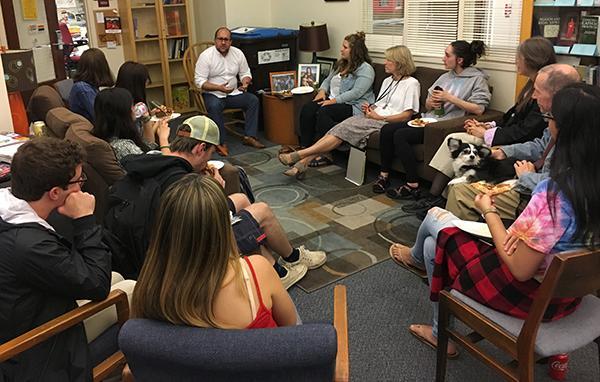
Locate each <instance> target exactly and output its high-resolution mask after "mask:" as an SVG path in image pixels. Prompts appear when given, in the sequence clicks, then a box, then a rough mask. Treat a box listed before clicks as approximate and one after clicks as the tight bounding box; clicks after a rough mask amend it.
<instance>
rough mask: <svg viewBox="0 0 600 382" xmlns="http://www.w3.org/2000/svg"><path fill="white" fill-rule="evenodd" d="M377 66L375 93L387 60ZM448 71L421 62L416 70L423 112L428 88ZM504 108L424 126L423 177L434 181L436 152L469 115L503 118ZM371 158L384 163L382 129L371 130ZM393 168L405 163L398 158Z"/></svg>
mask: <svg viewBox="0 0 600 382" xmlns="http://www.w3.org/2000/svg"><path fill="white" fill-rule="evenodd" d="M373 66H374V68H375V83H374V84H373V88H374V89H373V91H374V92H375V94H377V93H378V92H379V88H380V87H381V83H382V82H383V80H384V79H385V77H387V75H386V73H385V71H384V67H383V64H374V65H373ZM443 73H445V70H441V69H433V68H427V67H423V66H418V67H417V71H416V72H415V74H413V77H415V78H416V79H417V80H419V83H420V84H421V99H420V103H421V112H424V111H425V100H426V99H427V89H429V88H430V87H431V85H432V84H433V83H434V82H435V80H436V79H437V78H438V77H439V76H441V75H442V74H443ZM502 114H503V113H502V112H500V111H497V110H492V109H487V110H486V111H485V113H483V115H480V116H473V115H470V116H465V117H461V118H454V119H449V120H446V121H439V122H435V123H431V124H429V125H427V126H426V127H424V129H425V139H424V142H423V144H419V145H415V146H413V150H414V151H415V155H416V158H417V160H418V161H419V166H418V169H417V171H418V174H419V176H420V177H421V178H423V179H426V180H429V181H431V180H432V179H433V177H434V176H435V172H436V171H435V170H434V169H433V168H431V167H429V162H430V161H431V158H433V155H434V154H435V152H436V151H437V149H438V147H439V146H440V145H441V144H442V143H444V141H445V138H446V136H447V135H448V134H450V133H454V132H457V131H464V130H463V124H464V121H465V120H466V119H468V118H475V119H477V120H480V121H499V120H500V119H501V118H502ZM366 153H367V160H368V161H370V162H373V163H376V164H381V156H380V153H379V133H374V134H371V136H370V137H369V141H368V143H367V150H366ZM392 167H393V169H394V170H396V171H399V172H404V169H403V168H402V164H401V163H400V161H399V160H398V159H396V160H395V161H394V164H393V166H392Z"/></svg>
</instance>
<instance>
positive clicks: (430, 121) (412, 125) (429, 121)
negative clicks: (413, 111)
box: [408, 118, 437, 127]
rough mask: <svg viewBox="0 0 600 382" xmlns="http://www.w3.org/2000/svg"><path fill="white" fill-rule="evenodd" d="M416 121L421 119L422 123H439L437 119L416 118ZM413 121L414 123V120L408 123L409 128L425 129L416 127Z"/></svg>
mask: <svg viewBox="0 0 600 382" xmlns="http://www.w3.org/2000/svg"><path fill="white" fill-rule="evenodd" d="M416 119H420V120H421V121H423V122H427V123H433V122H437V119H435V118H416ZM413 121H414V119H413V120H411V121H408V126H410V127H423V126H420V125H415V124H414V123H413Z"/></svg>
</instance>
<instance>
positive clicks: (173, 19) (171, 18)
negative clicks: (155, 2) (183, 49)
mask: <svg viewBox="0 0 600 382" xmlns="http://www.w3.org/2000/svg"><path fill="white" fill-rule="evenodd" d="M165 19H166V21H167V33H168V34H169V36H179V35H181V34H183V28H182V25H181V17H180V15H179V10H178V9H170V10H168V11H166V12H165Z"/></svg>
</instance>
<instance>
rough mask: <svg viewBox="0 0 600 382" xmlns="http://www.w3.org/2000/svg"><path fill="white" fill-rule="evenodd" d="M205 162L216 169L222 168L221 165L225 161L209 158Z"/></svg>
mask: <svg viewBox="0 0 600 382" xmlns="http://www.w3.org/2000/svg"><path fill="white" fill-rule="evenodd" d="M206 163H208V164H209V165H211V166H213V167H214V168H216V169H217V170H220V169H221V168H223V166H225V163H223V162H221V161H220V160H209V161H208V162H206Z"/></svg>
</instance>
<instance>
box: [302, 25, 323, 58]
mask: <svg viewBox="0 0 600 382" xmlns="http://www.w3.org/2000/svg"><path fill="white" fill-rule="evenodd" d="M298 48H299V49H300V50H302V51H305V52H321V51H324V50H327V49H329V36H328V35H327V24H325V23H321V24H315V22H314V21H313V22H311V23H310V24H302V25H300V33H299V34H298Z"/></svg>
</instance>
